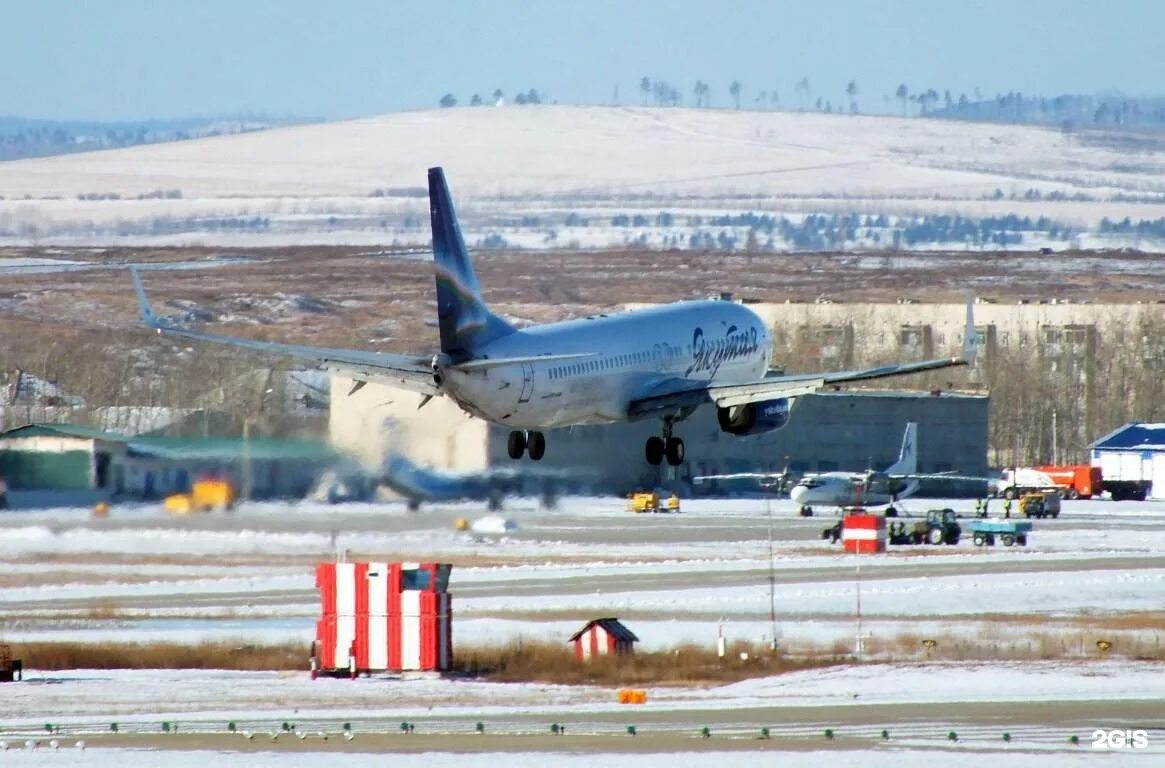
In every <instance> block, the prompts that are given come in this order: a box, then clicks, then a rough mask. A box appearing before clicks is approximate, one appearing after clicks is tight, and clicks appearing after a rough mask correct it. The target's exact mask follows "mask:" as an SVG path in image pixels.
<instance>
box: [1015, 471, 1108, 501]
mask: <svg viewBox="0 0 1165 768" xmlns="http://www.w3.org/2000/svg"><path fill="white" fill-rule="evenodd" d="M1032 469H1035V470H1036V471H1037V472H1043V473H1044V474H1045V475H1047V476H1048V477H1049V478H1051V480H1052V482H1054V483H1055V484H1056V485H1057V486H1059V487H1060V488H1062V489H1063V490H1061V492H1060V494H1061V495H1062V496H1063V497H1064V498H1065V499H1091V498H1092V497H1093V496H1099V495H1100V494H1101V492H1102V491H1103V490H1104V478H1103V476H1102V475H1101V473H1100V467H1094V466H1092V465H1090V464H1068V465H1065V466H1059V467H1057V466H1051V465H1049V466H1043V467H1032Z"/></svg>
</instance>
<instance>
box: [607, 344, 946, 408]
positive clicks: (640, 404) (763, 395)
mask: <svg viewBox="0 0 1165 768" xmlns="http://www.w3.org/2000/svg"><path fill="white" fill-rule="evenodd" d="M967 362H968V361H967V360H965V359H964V358H961V357H952V358H943V359H939V360H923V361H921V362H917V363H903V364H901V365H883V366H879V367H877V368H862V369H858V370H852V371H837V372H836V373H809V374H790V375H778V376H769V377H767V378H764V379H760V380H758V381H753V382H748V383H746V384H720V385H712V386H710V387H709V386H697V387H691V388H688V389H682V390H679V391H674V392H667V393H664V394H659V395H649V396H647V397H642V398H638V399H635V400H632V401H631V404H630V406H629V407H628V418H630V419H644V418H648V417H651V416H660V415H664V414H666V413H669V412H676V411H681V410H692V409H695V408H697V407H699V406H701V405H704V404H706V403H714V404H715V405H716V406H717V407H720V408H731V407H734V406H738V405H745V404H747V403H758V402H761V401H763V400H775V399H778V398H782V397H799V396H801V395H807V394H809V393H811V392H816V391H817V390H819V389H822V388H823V387H827V386H829V385H831V384H848V383H850V382H854V381H873V380H874V379H884V378H889V377H892V376H905V375H907V374H911V373H919V372H921V371H935V370H939V369H942V368H950V367H952V366H958V365H967Z"/></svg>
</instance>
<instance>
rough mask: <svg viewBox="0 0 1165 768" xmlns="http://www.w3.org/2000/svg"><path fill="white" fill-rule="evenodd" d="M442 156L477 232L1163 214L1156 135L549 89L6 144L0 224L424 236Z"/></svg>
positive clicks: (1088, 229)
mask: <svg viewBox="0 0 1165 768" xmlns="http://www.w3.org/2000/svg"><path fill="white" fill-rule="evenodd" d="M432 165H443V166H445V168H446V171H447V174H448V177H449V180H450V183H451V185H452V187H453V192H454V195H455V198H456V200H457V203H458V206H459V210H460V211H461V212H462V213H463V220H464V221H463V223H464V224H465V228H466V232H467V236H471V239H472V241H473V242H474V243H476V244H479V245H484V246H486V247H489V246H497V247H506V246H511V247H512V246H521V247H554V246H556V247H595V246H606V245H612V244H617V245H645V246H653V247H700V248H705V247H718V248H742V249H752V250H766V249H778V250H779V249H785V248H794V247H796V248H811V249H818V248H840V247H872V248H886V247H892V248H898V247H923V246H934V245H942V244H944V243H947V244H953V245H955V246H958V247H962V248H979V247H987V246H991V247H1024V248H1030V247H1045V246H1047V247H1056V248H1059V247H1060V245H1061V244H1062V245H1065V246H1067V245H1071V246H1073V247H1091V245H1092V240H1091V239H1090V238H1091V237H1093V236H1094V235H1102V234H1103V236H1104V238H1106V240H1105V243H1106V244H1107V245H1127V244H1131V245H1134V246H1137V247H1141V246H1142V245H1144V242H1147V241H1146V239H1148V240H1153V239H1156V238H1158V237H1160V234H1161V233H1165V135H1160V136H1153V135H1142V134H1136V135H1133V134H1130V133H1128V132H1125V131H1112V130H1106V129H1102V128H1094V129H1087V130H1072V131H1064V130H1062V129H1060V128H1050V127H1041V126H1030V125H1016V124H996V123H978V122H965V121H953V120H943V119H927V118H921V119H920V118H917V117H914V118H906V119H903V118H897V117H886V116H881V117H875V116H865V115H839V114H821V113H799V112H764V111H749V110H740V111H737V110H711V109H683V108H620V107H574V106H556V105H553V106H552V105H539V106H506V107H456V108H450V109H434V110H429V111H417V112H404V113H396V114H391V115H385V116H382V117H374V118H367V119H362V120H351V121H345V122H334V123H322V124H313V125H296V126H288V127H279V128H272V129H270V130H265V131H261V132H249V133H240V134H235V135H229V136H217V137H210V138H203V139H199V140H191V141H181V142H170V143H164V144H151V145H148V146H136V147H129V148H123V149H117V150H112V151H105V152H95V153H87V154H83V155H71V156H64V157H53V158H43V159H37V160H27V161H22V162H16V163H0V197H3V198H6V199H8V200H9V201H17V202H18V203H19V204H18V205H9V206H6V210H4V211H0V241H3V240H5V239H6V238H7V239H9V240H12V239H15V240H35V241H38V242H49V241H53V240H54V239H62V240H68V241H69V242H74V243H76V242H105V240H104V239H103V238H105V239H108V238H116V239H117V242H124V241H125V240H124V238H126V237H135V238H142V239H145V240H147V241H149V242H157V243H188V242H202V243H207V244H229V243H248V244H256V245H259V244H263V243H264V242H279V243H310V242H331V243H362V244H363V243H367V244H388V245H391V244H410V243H413V244H418V245H423V244H425V243H427V241H428V227H427V195H426V193H425V169H426V168H427V167H429V166H432ZM157 198H162V199H157ZM1126 219H1127V222H1126ZM1105 220H1107V225H1106V226H1105V227H1104V231H1103V232H1102V231H1101V230H1102V223H1103V222H1105ZM1142 222H1149V223H1148V224H1142Z"/></svg>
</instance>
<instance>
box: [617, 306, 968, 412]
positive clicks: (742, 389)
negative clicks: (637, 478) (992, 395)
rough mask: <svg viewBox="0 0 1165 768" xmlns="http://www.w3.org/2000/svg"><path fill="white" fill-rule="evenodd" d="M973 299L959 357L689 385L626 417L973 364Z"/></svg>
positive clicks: (638, 403) (647, 401)
mask: <svg viewBox="0 0 1165 768" xmlns="http://www.w3.org/2000/svg"><path fill="white" fill-rule="evenodd" d="M972 301H973V300H971V299H968V301H967V319H966V325H965V327H964V330H963V354H962V355H961V356H959V357H946V358H938V359H935V360H921V361H918V362H914V363H899V364H896V365H880V366H876V367H874V368H858V369H855V370H851V371H835V372H830V373H826V372H820V373H794V374H778V375H772V376H766V377H765V378H763V379H760V380H759V381H753V382H748V383H745V384H720V385H712V386H707V385H696V386H689V387H684V388H680V389H675V390H668V391H664V392H661V393H659V394H648V395H645V396H643V397H639V398H635V399H632V401H631V403H630V404H629V405H628V409H627V418H628V419H630V420H635V419H645V418H650V417H659V416H666V415H667V414H669V413H677V412H690V411H692V410H695V409H696V408H698V407H699V406H701V405H704V404H706V403H714V404H715V405H716V406H717V407H720V408H732V407H734V406H739V405H746V404H748V403H757V402H761V401H764V400H775V399H778V398H782V397H798V396H800V395H807V394H809V393H811V392H816V391H817V390H819V389H821V388H823V387H827V386H830V385H833V384H849V383H851V382H855V381H873V380H875V379H886V378H890V377H893V376H906V375H909V374H911V373H922V372H923V371H937V370H941V369H943V368H951V367H955V366H961V365H972V364H973V363H974V361H975V355H976V351H977V349H976V345H977V343H978V334H977V333H976V331H975V319H974V315H973V311H972Z"/></svg>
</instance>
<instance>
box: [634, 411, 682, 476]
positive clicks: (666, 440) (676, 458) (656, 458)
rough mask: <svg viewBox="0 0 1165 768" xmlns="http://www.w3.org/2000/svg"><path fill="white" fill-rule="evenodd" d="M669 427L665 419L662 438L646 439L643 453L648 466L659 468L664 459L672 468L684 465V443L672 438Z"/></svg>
mask: <svg viewBox="0 0 1165 768" xmlns="http://www.w3.org/2000/svg"><path fill="white" fill-rule="evenodd" d="M671 427H672V423H671V421H669V420H666V419H665V420H664V422H663V437H649V438H647V444H646V445H645V446H644V451H643V452H644V454H645V455H646V456H647V463H648V464H651V465H652V466H659V464H661V463H662V462H663V460H664V459H665V458H666V459H667V463H668V464H670V465H671V466H673V467H678V466H679V465H681V464H683V463H684V441H683V440H681V439H679V438H678V437H672V435H671Z"/></svg>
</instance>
